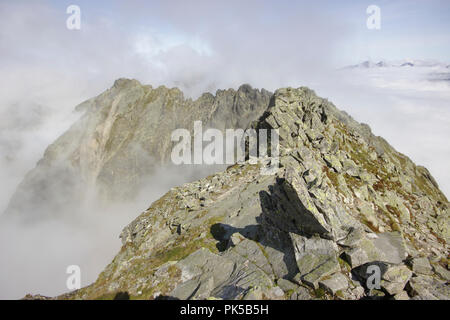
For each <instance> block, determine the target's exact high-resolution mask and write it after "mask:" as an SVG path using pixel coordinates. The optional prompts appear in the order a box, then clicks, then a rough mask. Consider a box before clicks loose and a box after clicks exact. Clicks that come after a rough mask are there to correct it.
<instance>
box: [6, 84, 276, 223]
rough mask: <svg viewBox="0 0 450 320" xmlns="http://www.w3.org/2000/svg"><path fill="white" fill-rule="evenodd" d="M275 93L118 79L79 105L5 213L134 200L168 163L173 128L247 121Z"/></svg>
mask: <svg viewBox="0 0 450 320" xmlns="http://www.w3.org/2000/svg"><path fill="white" fill-rule="evenodd" d="M271 96H272V93H270V92H268V91H266V90H264V89H263V90H257V89H253V88H251V87H250V86H249V85H242V86H241V87H239V89H238V90H233V89H229V90H218V91H217V92H216V94H215V95H213V94H210V93H205V94H203V95H202V96H200V97H199V98H198V99H196V100H192V99H186V98H185V97H184V95H183V93H182V92H181V91H180V90H179V89H177V88H171V89H169V88H166V87H164V86H160V87H158V88H152V87H151V86H149V85H142V84H141V83H139V82H138V81H137V80H129V79H118V80H116V81H115V83H114V85H113V86H112V87H111V88H110V89H108V90H106V91H105V92H103V93H102V94H100V95H99V96H97V97H95V98H93V99H90V100H88V101H85V102H83V103H82V104H80V105H78V106H77V107H76V110H77V111H78V112H81V113H82V116H81V117H80V119H79V120H78V121H77V122H76V123H75V124H74V125H73V126H72V127H71V128H70V129H69V130H68V131H67V132H66V133H64V134H63V135H62V136H61V137H59V138H58V139H57V140H56V141H55V142H54V143H53V144H52V145H50V146H49V147H48V148H47V150H46V151H45V154H44V156H43V158H42V159H41V160H40V161H39V162H38V164H37V166H36V168H34V169H33V170H31V171H30V172H29V173H28V174H27V175H26V177H25V179H24V180H23V181H22V183H21V184H20V186H19V187H18V189H17V191H16V192H15V194H14V195H13V197H12V199H11V201H10V204H9V206H8V208H7V210H6V215H16V216H19V215H20V216H22V217H24V218H25V219H27V220H29V219H32V218H35V219H42V218H44V217H47V216H50V217H55V216H58V215H61V214H62V213H63V212H64V213H66V214H67V212H68V209H69V208H71V207H78V206H79V203H80V202H82V201H83V200H84V199H86V198H87V197H89V196H91V195H92V194H93V193H95V194H98V197H100V198H101V199H103V200H104V202H106V203H112V202H121V201H132V200H133V199H134V198H135V197H136V195H137V194H138V193H139V191H141V190H142V189H143V186H144V185H145V184H146V183H147V182H148V181H149V180H151V176H152V175H153V174H154V172H155V170H156V169H157V168H160V167H161V165H167V164H169V163H170V155H171V151H172V141H171V133H172V132H173V130H175V129H177V128H185V129H187V130H190V131H191V132H193V127H194V121H202V123H203V125H204V127H205V128H208V127H210V128H216V129H219V130H222V131H223V130H225V129H228V128H246V127H247V126H248V125H249V124H250V123H251V122H252V121H254V120H256V119H258V118H259V117H260V116H261V115H262V114H263V112H264V111H265V110H266V109H267V105H268V104H269V99H270V98H271Z"/></svg>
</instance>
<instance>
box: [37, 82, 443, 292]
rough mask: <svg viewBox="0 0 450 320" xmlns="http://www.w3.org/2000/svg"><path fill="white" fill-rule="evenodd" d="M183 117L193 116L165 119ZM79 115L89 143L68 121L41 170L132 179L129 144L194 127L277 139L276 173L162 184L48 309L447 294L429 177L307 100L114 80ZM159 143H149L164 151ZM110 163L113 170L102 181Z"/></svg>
mask: <svg viewBox="0 0 450 320" xmlns="http://www.w3.org/2000/svg"><path fill="white" fill-rule="evenodd" d="M157 93H158V94H157ZM100 101H102V103H100ZM162 101H164V103H163V102H162ZM249 101H259V102H260V103H258V104H254V103H250V102H249ZM269 101H270V102H269ZM106 102H108V104H109V107H106V106H105V103H106ZM266 102H267V105H266V107H265V108H264V110H262V109H261V108H262V106H263V105H264V103H266ZM207 105H208V106H209V107H208V108H206V106H207ZM211 105H212V106H215V107H213V108H211V107H210V106H211ZM221 106H222V108H221ZM150 107H151V108H150ZM188 107H189V108H192V110H193V111H192V115H191V116H189V117H187V118H186V117H185V116H182V117H181V116H180V117H179V116H178V115H177V111H176V110H179V109H182V108H188ZM81 108H85V109H86V110H87V111H86V112H87V113H86V115H85V116H84V118H82V119H81V120H80V121H82V122H83V125H87V126H88V128H89V129H88V131H87V133H86V132H84V131H83V132H79V131H80V130H81V128H82V127H83V126H82V125H80V124H76V125H75V126H74V127H73V128H72V129H71V130H70V131H69V133H67V135H65V136H63V137H62V138H60V139H59V140H58V142H57V143H55V145H53V146H52V147H50V148H49V150H47V152H46V157H45V160H43V161H42V162H41V163H40V165H39V166H42V167H45V166H48V165H49V163H50V162H52V161H56V160H55V159H54V155H55V154H58V150H59V149H60V148H67V149H66V150H69V149H70V150H72V152H71V153H65V154H66V155H69V154H70V155H71V156H72V157H73V158H72V159H71V160H72V161H73V163H76V166H79V167H80V168H81V172H83V176H86V177H95V178H96V179H98V180H99V181H110V180H111V179H120V177H131V176H135V175H134V174H133V175H132V174H131V173H129V172H127V171H128V170H130V168H133V170H135V169H136V170H137V167H130V165H129V162H128V160H127V159H128V158H127V156H126V154H127V152H128V151H130V150H128V149H127V148H126V145H127V141H129V139H140V141H143V142H145V141H148V142H151V141H152V136H151V135H147V133H151V132H152V131H154V130H156V128H160V129H158V130H162V132H166V133H167V132H168V131H167V130H169V131H170V129H171V128H175V127H176V126H177V125H186V126H189V124H190V123H191V122H192V121H193V119H196V120H197V119H202V118H204V117H206V118H208V119H210V120H211V121H212V122H214V121H213V120H214V119H217V121H218V122H215V123H214V124H215V125H216V126H219V125H224V126H225V127H226V126H229V125H232V126H234V127H236V126H240V125H246V126H247V125H248V126H252V127H253V128H256V129H257V130H259V129H278V130H279V135H280V168H279V169H278V171H277V173H276V174H274V175H262V174H261V170H260V169H261V167H262V166H266V165H269V164H265V163H259V164H251V163H250V162H249V161H247V162H245V163H243V164H236V165H233V166H230V167H228V169H227V170H225V171H223V172H219V173H217V174H214V175H211V176H209V177H207V178H204V179H201V180H199V181H195V182H192V183H187V184H185V185H183V186H180V187H176V188H172V189H171V190H170V191H169V192H167V193H166V194H165V195H164V196H163V197H162V198H160V199H159V200H157V201H155V202H154V203H153V204H152V205H151V206H150V208H148V210H146V211H145V212H143V213H142V214H141V215H140V216H139V217H138V218H137V219H135V220H134V221H133V222H131V223H130V224H129V225H128V226H127V227H126V228H125V229H124V230H123V232H122V234H121V236H120V237H121V239H122V243H123V246H122V248H121V250H120V252H119V253H118V254H117V255H116V256H115V258H114V260H113V261H112V262H111V263H110V264H109V265H108V266H107V267H106V268H105V269H104V271H103V272H102V273H101V274H100V275H99V277H98V279H97V280H96V281H95V282H94V283H93V284H91V285H89V286H87V287H85V288H82V289H80V290H77V291H74V292H71V293H67V294H64V295H61V296H59V297H56V298H57V299H114V298H122V297H126V298H131V299H293V300H305V299H397V300H404V299H449V298H450V290H449V286H448V281H449V280H450V271H449V260H448V254H449V246H448V241H449V236H450V229H449V223H450V217H449V216H450V209H449V202H448V200H447V198H446V197H445V195H444V194H443V193H442V192H441V191H440V190H439V188H438V185H437V183H436V181H435V180H434V179H433V177H432V176H431V174H430V173H429V172H428V170H427V169H425V168H424V167H421V166H416V165H415V164H414V163H413V162H412V161H411V160H410V159H409V158H408V157H406V156H405V155H403V154H401V153H399V152H397V151H396V150H394V149H393V148H392V147H391V146H390V145H389V144H388V143H387V142H386V141H385V140H384V139H382V138H380V137H377V136H374V135H373V134H372V132H371V130H370V128H369V127H368V126H367V125H364V124H359V123H358V122H356V121H355V120H353V119H352V118H351V117H350V116H348V115H347V114H346V113H344V112H342V111H339V110H338V109H337V108H336V107H335V106H334V105H333V104H332V103H330V102H329V101H327V100H325V99H322V98H320V97H318V96H316V95H315V93H314V92H313V91H311V90H309V89H307V88H298V89H293V88H284V89H279V90H277V91H276V92H275V93H274V94H273V95H271V94H270V95H269V93H268V92H265V91H263V92H259V91H254V90H252V89H250V88H249V87H241V88H240V89H239V90H238V91H237V92H235V91H221V92H219V93H218V94H217V95H216V96H215V97H214V96H212V95H209V94H207V95H204V96H202V97H201V98H200V99H199V100H197V101H196V102H192V101H190V100H184V99H183V98H182V93H181V92H179V91H177V90H175V89H171V90H169V89H165V88H158V89H152V88H150V87H145V86H141V85H140V84H137V83H134V82H129V81H125V82H124V81H119V82H117V83H116V84H115V86H114V87H113V88H112V89H111V90H109V91H107V92H106V93H104V94H102V95H101V96H100V97H97V98H95V99H93V100H90V101H89V102H87V103H85V104H83V105H82V106H81ZM225 108H226V110H228V111H229V110H230V109H232V110H235V111H236V113H234V112H232V113H227V112H228V111H225ZM149 109H152V110H149ZM153 109H154V110H153ZM119 110H120V111H119ZM252 110H253V111H252ZM261 110H262V112H261V114H260V115H258V117H257V118H256V119H257V121H255V122H253V123H252V121H250V119H251V118H252V116H253V115H257V114H258V113H259V111H261ZM217 113H219V114H221V115H220V116H219V115H218V116H217V117H214V116H213V115H214V114H217ZM167 114H170V116H165V115H167ZM189 114H190V113H189ZM242 114H244V115H247V116H242V117H241V116H237V115H242ZM250 114H251V115H252V116H251V115H250ZM169 118H170V119H178V120H177V121H178V122H176V123H171V122H169V120H165V119H169ZM144 119H147V120H146V121H144ZM171 121H172V120H171ZM140 123H142V124H144V123H145V124H146V125H147V126H148V127H147V128H144V127H140V126H139V124H140ZM131 127H133V128H134V129H133V130H132V131H131V132H130V131H129V128H131ZM163 128H165V129H163ZM221 128H224V127H221ZM164 130H165V131H164ZM73 136H76V137H77V139H76V140H75V141H73V139H69V137H73ZM166 141H167V140H164V139H162V140H160V144H157V146H156V145H155V144H154V143H153V144H152V143H150V144H149V145H152V146H154V148H159V150H166V151H167V150H168V149H167V148H168V147H169V145H168V144H167V142H166ZM80 142H81V144H82V146H83V147H79V143H80ZM76 146H77V147H76ZM104 150H110V151H109V153H108V154H111V155H114V156H112V157H111V158H103V156H104V153H102V152H104ZM113 150H114V151H113ZM162 154H167V153H162ZM120 161H124V162H123V163H122V162H120ZM100 163H101V164H102V165H101V166H100V165H98V164H100ZM113 165H114V166H116V167H117V168H118V167H120V168H121V170H117V171H115V173H114V174H112V173H111V172H110V171H109V170H108V169H107V168H109V166H113ZM88 173H89V174H88ZM94 173H95V174H94ZM31 178H32V177H28V179H31ZM124 179H125V178H124ZM130 179H131V178H130ZM128 181H129V180H127V179H125V183H128ZM377 271H379V273H377Z"/></svg>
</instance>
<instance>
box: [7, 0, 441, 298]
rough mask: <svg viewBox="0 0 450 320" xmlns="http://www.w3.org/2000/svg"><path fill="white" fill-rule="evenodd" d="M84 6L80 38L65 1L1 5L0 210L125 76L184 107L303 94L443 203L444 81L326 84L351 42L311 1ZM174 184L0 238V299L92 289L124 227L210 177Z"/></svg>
mask: <svg viewBox="0 0 450 320" xmlns="http://www.w3.org/2000/svg"><path fill="white" fill-rule="evenodd" d="M79 3H80V7H81V12H82V25H81V30H79V31H69V30H67V29H66V23H65V20H66V18H67V17H68V15H67V14H66V12H65V9H66V8H65V7H64V6H63V5H62V4H61V3H58V4H57V5H56V4H55V3H54V2H50V1H33V2H31V1H30V2H18V1H14V2H12V1H10V2H6V1H4V2H1V3H0V74H1V75H2V77H1V78H0V88H1V90H2V91H1V94H0V191H1V192H0V210H3V209H4V208H5V207H6V205H7V202H8V200H9V198H10V196H11V195H12V193H13V192H14V190H15V189H16V187H17V185H18V183H19V182H20V181H21V180H22V179H23V177H24V175H25V174H26V172H27V171H29V170H30V169H31V168H33V167H34V166H35V163H36V162H37V161H38V160H39V159H40V158H41V156H42V154H43V151H44V150H45V148H46V147H47V146H48V145H49V144H50V143H52V142H53V141H54V140H55V139H56V138H57V137H58V136H59V135H60V134H61V133H63V132H64V131H65V130H66V129H68V128H69V126H70V125H71V124H72V123H73V122H74V121H75V120H76V119H77V118H78V117H79V116H80V115H79V114H77V113H74V112H73V110H74V107H75V106H76V105H77V104H78V103H80V102H82V101H84V100H86V99H88V98H91V97H93V96H96V95H97V94H99V93H101V92H102V91H104V90H105V89H106V88H108V87H110V86H111V85H112V83H113V82H114V80H115V79H117V78H120V77H128V78H136V79H138V80H140V81H141V82H142V83H145V84H151V85H153V86H158V85H161V84H165V85H168V86H178V87H180V88H181V89H182V90H183V91H184V92H185V93H186V96H192V97H195V96H198V95H199V94H201V93H202V92H204V91H211V92H214V91H215V90H216V89H218V88H228V87H234V88H237V87H238V86H239V85H241V84H242V83H250V84H251V85H252V86H254V87H260V88H261V87H264V88H266V89H268V90H275V89H276V88H279V87H284V86H294V87H299V86H304V85H306V86H310V87H311V88H312V89H315V90H316V91H317V93H318V94H319V95H322V96H324V97H328V98H329V99H330V100H331V101H333V102H335V104H336V105H337V106H338V107H339V108H341V109H345V110H346V111H348V112H349V113H350V114H351V115H353V116H354V117H355V118H356V119H357V120H359V121H362V122H366V123H369V124H370V125H371V127H372V128H373V131H374V132H375V133H376V134H378V135H381V136H383V137H385V138H387V140H388V141H389V142H390V143H392V144H393V145H394V146H395V147H396V148H397V149H398V150H399V151H402V152H404V153H406V154H407V155H408V156H410V157H411V158H412V160H413V161H415V162H419V163H420V164H424V165H425V166H427V167H428V168H429V169H430V170H431V172H432V174H433V175H434V176H435V178H436V179H437V181H438V182H439V183H440V184H441V186H442V189H443V190H444V191H445V192H446V194H447V195H448V194H449V193H450V184H449V183H448V181H450V179H449V178H450V176H449V172H448V168H447V167H448V165H447V162H448V160H447V159H448V158H449V156H450V150H449V148H448V143H447V142H446V139H447V137H448V133H449V132H448V129H447V128H448V127H449V126H448V120H449V107H448V101H449V95H448V92H449V90H448V83H447V84H446V83H438V82H434V83H432V82H428V81H426V80H424V79H423V77H421V76H419V75H417V74H415V75H413V76H411V75H409V74H405V75H400V76H399V75H398V74H395V75H392V74H380V73H378V74H371V73H366V74H363V73H361V74H357V73H353V74H348V73H336V72H334V67H335V66H336V61H338V60H339V59H340V55H341V52H340V50H341V49H340V48H342V43H343V42H345V43H346V44H347V48H348V40H349V39H352V37H353V36H354V35H355V32H356V31H355V30H353V29H351V28H350V25H349V21H347V20H346V19H343V18H342V16H339V15H336V16H334V15H332V14H331V13H330V11H329V10H323V9H322V7H317V6H316V7H315V6H313V5H311V4H310V3H311V2H310V1H277V2H275V1H274V2H265V1H264V2H261V1H255V0H249V1H226V2H218V1H204V0H201V1H195V2H188V1H170V2H168V1H161V2H158V3H155V2H149V1H136V0H135V1H122V2H110V1H107V2H106V1H105V2H103V3H102V2H95V4H94V3H93V2H92V1H79ZM99 3H100V4H99ZM321 3H322V4H324V3H325V2H321ZM330 3H332V2H328V4H330ZM67 5H68V4H67ZM362 18H364V12H363V13H362ZM353 25H354V24H353ZM361 25H362V26H364V23H362V24H361ZM350 51H351V50H350ZM356 62H358V61H355V63H356ZM173 172H174V175H168V174H165V175H164V176H160V177H157V181H160V182H161V183H160V184H159V185H158V188H151V186H149V187H147V188H145V189H144V193H143V197H142V198H140V200H139V201H137V202H136V203H135V204H134V205H130V204H123V206H118V207H115V208H108V209H105V208H97V207H96V206H95V204H88V205H86V207H83V210H79V215H77V216H74V217H72V219H69V220H67V219H63V220H55V221H47V222H42V223H41V224H38V225H36V226H26V227H24V226H21V225H18V224H17V223H12V224H9V225H8V226H5V225H2V226H0V229H1V230H0V244H1V245H0V256H2V262H1V274H0V288H1V289H0V297H2V298H3V297H4V298H18V297H21V296H23V295H24V294H25V293H27V292H33V293H43V294H48V295H55V294H58V293H61V292H63V291H65V279H66V277H67V275H66V274H65V268H66V267H67V265H70V264H78V265H80V267H81V268H82V274H83V276H82V281H83V285H86V284H88V283H89V282H90V281H93V280H94V279H95V278H96V276H97V274H98V273H99V272H100V271H101V270H102V269H103V267H104V266H105V265H106V264H107V263H108V262H109V261H110V260H111V259H112V257H113V255H114V254H115V253H116V252H117V250H118V248H119V246H120V242H119V241H118V235H119V233H120V230H121V229H122V228H123V227H124V226H125V225H126V224H127V223H129V222H130V221H131V220H132V218H134V217H135V216H137V215H138V214H139V213H140V212H141V211H142V210H143V209H145V208H146V207H148V206H149V204H150V203H151V201H153V200H155V199H157V198H158V197H159V196H161V195H162V194H164V193H165V192H166V191H167V190H168V189H169V188H170V187H172V186H174V185H178V184H181V183H182V182H185V181H189V180H193V179H195V178H196V177H199V176H201V175H204V174H206V172H205V171H202V170H200V172H198V171H195V172H178V171H173Z"/></svg>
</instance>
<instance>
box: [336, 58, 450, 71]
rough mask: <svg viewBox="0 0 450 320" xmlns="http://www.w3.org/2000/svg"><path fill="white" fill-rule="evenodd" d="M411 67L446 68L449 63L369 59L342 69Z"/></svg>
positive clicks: (449, 66) (448, 67) (448, 66)
mask: <svg viewBox="0 0 450 320" xmlns="http://www.w3.org/2000/svg"><path fill="white" fill-rule="evenodd" d="M390 67H396V68H412V67H428V68H446V69H450V65H449V64H448V63H443V62H439V61H434V60H411V59H404V60H396V61H387V60H380V61H378V62H373V61H370V60H367V61H364V62H361V63H358V64H355V65H350V66H346V67H344V68H343V69H370V68H390Z"/></svg>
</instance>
